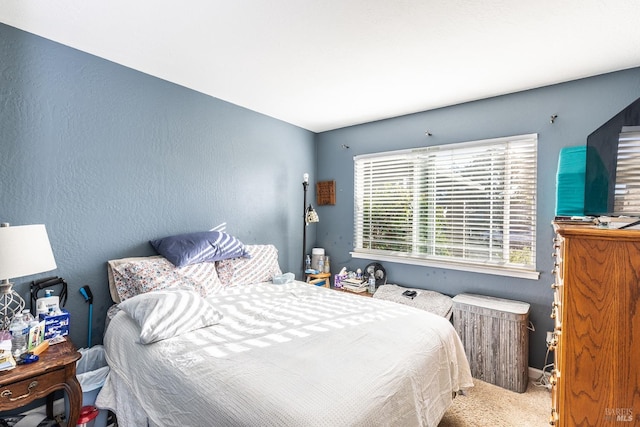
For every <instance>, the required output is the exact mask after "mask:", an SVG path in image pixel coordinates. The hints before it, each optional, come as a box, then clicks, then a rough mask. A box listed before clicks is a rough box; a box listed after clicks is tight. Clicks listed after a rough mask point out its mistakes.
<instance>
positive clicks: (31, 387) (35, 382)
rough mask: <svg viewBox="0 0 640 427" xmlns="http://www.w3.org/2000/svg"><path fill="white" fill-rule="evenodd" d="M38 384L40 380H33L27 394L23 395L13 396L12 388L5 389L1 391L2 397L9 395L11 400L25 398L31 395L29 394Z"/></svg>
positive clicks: (0, 395)
mask: <svg viewBox="0 0 640 427" xmlns="http://www.w3.org/2000/svg"><path fill="white" fill-rule="evenodd" d="M37 386H38V381H31V384H29V387H27V392H26V393H25V394H23V395H22V396H18V397H11V395H12V394H13V393H11V390H4V391H3V392H2V393H0V397H8V398H9V402H15V401H16V400H20V399H24V398H25V397H29V395H30V394H31V392H32V391H33V389H34V388H36V387H37Z"/></svg>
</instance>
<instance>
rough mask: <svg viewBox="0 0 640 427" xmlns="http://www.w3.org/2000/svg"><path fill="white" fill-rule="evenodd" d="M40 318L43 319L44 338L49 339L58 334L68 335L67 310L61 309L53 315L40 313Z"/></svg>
mask: <svg viewBox="0 0 640 427" xmlns="http://www.w3.org/2000/svg"><path fill="white" fill-rule="evenodd" d="M40 320H44V339H45V340H50V339H52V338H55V337H58V336H61V337H65V336H67V335H69V312H68V311H67V310H65V309H62V314H58V315H53V316H49V315H48V314H41V315H40Z"/></svg>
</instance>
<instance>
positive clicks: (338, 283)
mask: <svg viewBox="0 0 640 427" xmlns="http://www.w3.org/2000/svg"><path fill="white" fill-rule="evenodd" d="M347 277H349V276H347V275H346V274H343V275H340V274H336V275H335V276H333V287H334V288H341V287H342V281H343V280H345V279H346V278H347Z"/></svg>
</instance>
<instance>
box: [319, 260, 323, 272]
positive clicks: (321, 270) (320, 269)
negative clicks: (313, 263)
mask: <svg viewBox="0 0 640 427" xmlns="http://www.w3.org/2000/svg"><path fill="white" fill-rule="evenodd" d="M318 273H324V257H320V259H319V260H318Z"/></svg>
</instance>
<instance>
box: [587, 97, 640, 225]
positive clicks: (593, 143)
mask: <svg viewBox="0 0 640 427" xmlns="http://www.w3.org/2000/svg"><path fill="white" fill-rule="evenodd" d="M621 134H623V135H632V134H636V135H638V136H640V98H638V99H636V100H635V101H634V102H633V103H631V104H630V105H629V106H627V107H626V108H625V109H624V110H622V111H620V112H619V113H618V114H616V115H615V116H613V117H612V118H611V119H610V120H609V121H607V122H606V123H605V124H603V125H602V126H600V127H599V128H598V129H596V130H595V131H594V132H593V133H592V134H591V135H589V136H588V137H587V156H586V158H587V160H586V168H585V186H584V214H585V215H588V216H602V215H605V216H621V215H624V216H634V217H640V203H633V202H632V203H630V206H627V207H623V206H621V205H620V203H618V206H616V203H615V196H616V170H617V168H618V166H619V165H618V149H619V147H622V146H623V145H624V143H623V144H621V143H620V137H621ZM631 155H632V156H633V155H634V154H633V153H631ZM625 156H626V162H627V165H626V167H625V168H626V169H625V170H626V171H627V172H626V173H629V170H630V169H631V172H633V169H635V168H636V164H635V162H637V171H638V175H639V178H638V180H639V181H638V183H640V155H638V158H637V159H634V158H629V156H628V154H624V155H623V157H625ZM621 170H623V169H621ZM621 191H625V189H624V188H623V189H621V188H620V185H618V192H619V194H621V193H620V192H621ZM631 191H632V192H638V193H640V188H636V189H631ZM632 196H633V194H632V195H631V196H630V197H629V199H631V198H632ZM637 198H638V199H640V194H638V195H637ZM635 206H638V207H635Z"/></svg>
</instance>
